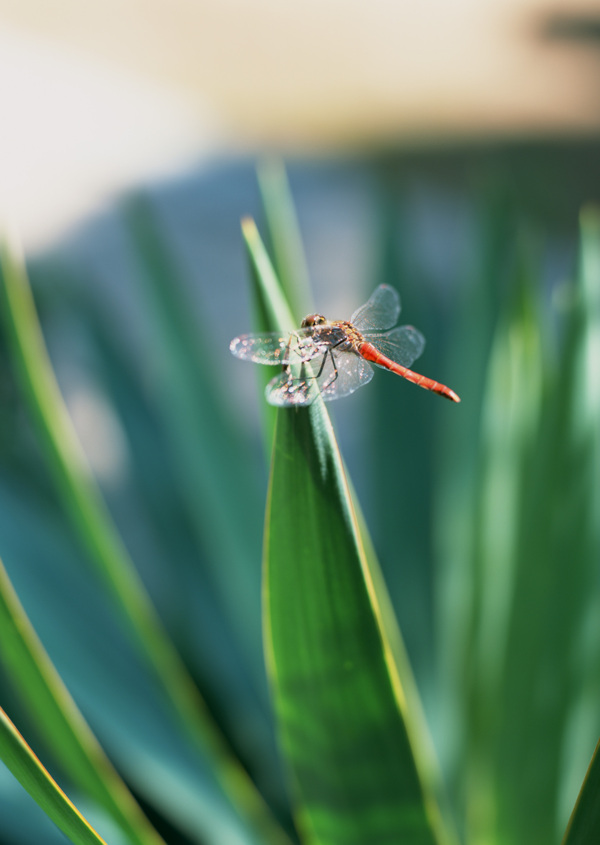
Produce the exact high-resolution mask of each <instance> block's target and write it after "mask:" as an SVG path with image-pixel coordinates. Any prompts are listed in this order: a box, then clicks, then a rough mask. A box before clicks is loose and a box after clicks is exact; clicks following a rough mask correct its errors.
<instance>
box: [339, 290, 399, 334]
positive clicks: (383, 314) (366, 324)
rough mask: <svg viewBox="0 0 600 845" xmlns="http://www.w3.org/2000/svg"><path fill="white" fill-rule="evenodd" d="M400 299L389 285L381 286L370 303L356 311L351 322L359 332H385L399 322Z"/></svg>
mask: <svg viewBox="0 0 600 845" xmlns="http://www.w3.org/2000/svg"><path fill="white" fill-rule="evenodd" d="M399 316H400V297H399V295H398V292H397V291H396V290H394V288H391V287H390V286H389V285H379V287H378V288H376V289H375V291H374V293H373V294H372V295H371V298H370V299H369V301H368V302H366V303H365V304H364V305H362V306H361V307H360V308H359V309H358V311H355V312H354V314H353V315H352V317H351V318H350V322H351V323H352V325H353V326H355V327H356V328H357V329H358V330H359V332H361V333H362V334H365V333H366V332H369V331H372V332H374V331H385V329H391V328H392V326H395V325H396V323H397V322H398V317H399Z"/></svg>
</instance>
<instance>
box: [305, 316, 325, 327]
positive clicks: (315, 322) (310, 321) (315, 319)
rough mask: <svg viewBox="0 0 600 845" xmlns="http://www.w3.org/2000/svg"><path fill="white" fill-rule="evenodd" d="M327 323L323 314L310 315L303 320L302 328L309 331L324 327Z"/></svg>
mask: <svg viewBox="0 0 600 845" xmlns="http://www.w3.org/2000/svg"><path fill="white" fill-rule="evenodd" d="M326 322H327V320H326V319H325V317H323V315H322V314H309V315H308V317H305V318H304V319H303V320H302V328H303V329H309V328H311V327H312V326H322V325H324V323H326Z"/></svg>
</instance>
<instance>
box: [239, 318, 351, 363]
mask: <svg viewBox="0 0 600 845" xmlns="http://www.w3.org/2000/svg"><path fill="white" fill-rule="evenodd" d="M332 333H333V330H330V331H329V334H328V336H327V337H326V336H325V335H324V334H323V333H322V332H320V331H319V329H318V328H314V327H310V328H306V329H298V330H297V331H294V332H292V333H291V334H287V335H286V334H281V333H279V332H264V333H263V334H242V335H240V336H239V337H234V339H233V340H232V341H231V343H230V344H229V349H230V351H231V352H232V354H233V355H235V357H236V358H241V359H242V360H243V361H254V362H255V363H256V364H291V363H294V362H298V361H310V360H311V359H312V358H315V357H316V356H318V355H322V354H323V353H324V352H326V351H327V349H328V348H329V346H330V345H331V344H332V343H334V342H335V341H336V340H339V339H340V338H341V334H340V332H339V331H338V332H337V335H339V337H338V336H337V335H336V336H335V337H334V338H333V340H332V338H331V335H332Z"/></svg>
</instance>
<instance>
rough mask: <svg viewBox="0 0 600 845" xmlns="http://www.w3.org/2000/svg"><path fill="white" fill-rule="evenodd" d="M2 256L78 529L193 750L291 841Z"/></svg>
mask: <svg viewBox="0 0 600 845" xmlns="http://www.w3.org/2000/svg"><path fill="white" fill-rule="evenodd" d="M1 258H2V267H1V270H2V272H1V273H0V305H1V308H0V312H1V313H2V315H3V317H4V320H5V327H6V331H7V335H8V338H9V342H10V344H11V347H12V352H13V356H14V359H15V362H16V368H17V372H18V376H19V379H20V383H21V387H22V391H23V394H24V395H25V397H26V399H27V401H28V403H29V407H30V409H31V413H32V417H33V419H34V421H35V422H36V424H37V432H38V436H39V440H40V444H41V448H42V451H43V454H44V457H45V459H46V461H47V463H48V465H49V467H50V469H51V471H52V474H53V478H54V482H55V486H56V489H57V491H58V493H59V495H60V498H61V500H62V502H63V505H64V506H65V509H66V511H67V513H68V514H69V517H70V519H71V521H72V524H73V525H74V527H75V529H76V531H77V533H78V536H79V538H80V540H81V542H82V544H83V546H84V548H85V549H86V551H87V552H88V554H89V556H90V559H91V560H92V561H93V563H94V564H95V565H96V567H97V569H98V571H99V572H100V574H101V575H102V576H103V577H104V579H105V580H106V583H107V584H108V587H109V589H110V590H111V592H112V594H113V597H114V598H115V600H116V603H117V605H118V606H119V607H120V609H121V611H122V612H123V614H124V617H125V618H126V619H127V621H128V622H129V624H130V626H131V630H132V632H133V634H134V636H135V637H136V640H137V643H138V646H139V647H140V648H141V650H142V653H143V654H144V655H145V657H146V659H147V660H148V663H149V665H150V666H151V667H152V669H153V671H154V672H155V673H156V676H157V678H158V679H159V682H160V683H161V685H162V686H163V688H164V690H165V693H166V694H167V696H168V698H169V700H170V702H171V705H172V707H173V710H174V712H175V713H176V714H177V717H178V718H179V720H180V724H181V725H182V727H183V728H184V729H185V730H186V731H187V733H188V735H189V737H190V738H191V740H192V742H193V744H194V747H195V748H196V749H197V750H199V751H200V752H201V753H202V754H203V755H207V756H208V758H209V759H210V761H211V764H212V767H213V769H214V773H215V777H216V780H217V782H218V783H219V784H220V786H221V788H222V789H223V790H224V792H225V794H226V795H227V796H228V797H229V800H230V801H231V802H232V804H233V805H234V806H235V807H236V809H237V811H238V812H239V813H240V814H241V815H242V817H243V818H245V820H246V821H247V822H248V823H249V824H250V825H251V827H252V828H253V829H254V830H255V831H257V832H258V833H259V835H260V836H262V837H263V838H264V839H265V840H266V841H268V842H273V843H282V842H286V841H287V836H286V835H285V834H284V833H283V831H282V830H281V828H280V827H279V825H278V824H277V823H276V822H275V821H274V819H273V818H272V816H271V814H270V812H269V811H268V809H267V807H266V806H265V804H264V802H263V800H262V797H261V796H260V795H259V793H258V791H257V790H256V789H255V787H254V785H253V783H252V782H251V781H250V779H249V778H248V776H247V775H246V773H245V772H244V770H243V769H242V767H241V765H240V763H239V761H238V760H237V759H236V758H235V756H234V755H233V754H232V752H231V750H230V748H229V746H228V744H227V742H226V741H225V739H224V737H223V735H222V733H221V732H220V730H219V729H218V727H217V725H216V724H215V723H214V721H213V719H212V718H211V716H210V713H209V712H208V709H207V707H206V704H205V702H204V700H203V698H202V697H201V695H200V693H199V691H198V689H197V687H196V686H195V684H194V683H193V681H192V679H191V677H190V675H189V673H188V672H187V669H186V668H185V666H184V664H183V661H182V660H181V658H180V657H179V655H178V653H177V651H176V650H175V648H174V646H173V644H172V643H171V641H170V640H169V638H168V637H167V635H166V633H165V631H164V629H163V627H162V624H161V622H160V620H159V618H158V616H157V614H156V611H155V610H154V607H153V606H152V604H151V602H150V599H149V597H148V595H147V593H146V591H145V588H144V586H143V584H142V582H141V580H140V578H139V576H138V574H137V572H136V570H135V567H134V565H133V562H132V561H131V558H130V556H129V554H128V552H127V550H126V548H125V546H124V544H123V542H122V540H121V538H120V536H119V534H118V533H117V531H116V528H115V526H114V524H113V522H112V520H111V517H110V515H109V513H108V511H107V508H106V506H105V504H104V502H103V500H102V497H101V495H100V492H99V490H98V488H97V486H96V484H95V481H94V479H93V478H92V476H91V473H90V471H89V467H88V465H87V462H86V459H85V456H84V454H83V451H82V449H81V446H80V443H79V441H78V439H77V436H76V434H75V432H74V430H73V426H72V424H71V420H70V418H69V416H68V412H67V409H66V407H65V404H64V401H63V399H62V396H61V394H60V391H59V388H58V385H57V383H56V378H55V376H54V372H53V370H52V366H51V364H50V360H49V356H48V353H47V350H46V347H45V344H44V339H43V335H42V331H41V327H40V325H39V322H38V319H37V314H36V310H35V304H34V301H33V296H32V292H31V289H30V287H29V283H28V279H27V275H26V272H25V267H24V264H23V263H22V261H21V260H19V259H18V258H17V257H16V253H15V252H12V251H9V250H8V248H7V247H6V246H4V247H3V248H2V251H1Z"/></svg>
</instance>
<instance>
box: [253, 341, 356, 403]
mask: <svg viewBox="0 0 600 845" xmlns="http://www.w3.org/2000/svg"><path fill="white" fill-rule="evenodd" d="M372 378H373V368H372V367H371V365H370V364H369V363H368V361H365V359H364V358H361V357H360V355H356V354H355V353H354V352H336V351H335V350H334V351H333V352H328V353H326V354H325V355H323V356H322V357H321V359H320V360H319V359H314V360H312V361H311V362H310V365H309V366H303V368H302V370H301V371H300V373H299V374H298V373H297V371H296V375H294V370H293V369H290V368H286V369H285V370H284V371H283V372H282V373H280V374H279V375H278V376H276V377H275V378H274V379H272V380H271V381H270V382H269V384H268V385H267V389H266V397H267V401H268V402H269V404H271V405H279V406H283V407H291V406H293V405H296V406H299V405H305V406H306V405H310V404H311V403H312V402H313V401H314V399H315V398H316V397H317V396H318V395H319V393H320V394H321V396H322V397H323V399H324V401H325V402H331V401H333V400H334V399H340V398H341V397H342V396H349V395H350V394H351V393H354V391H355V390H358V388H359V387H362V385H363V384H367V382H369V381H371V379H372Z"/></svg>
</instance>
